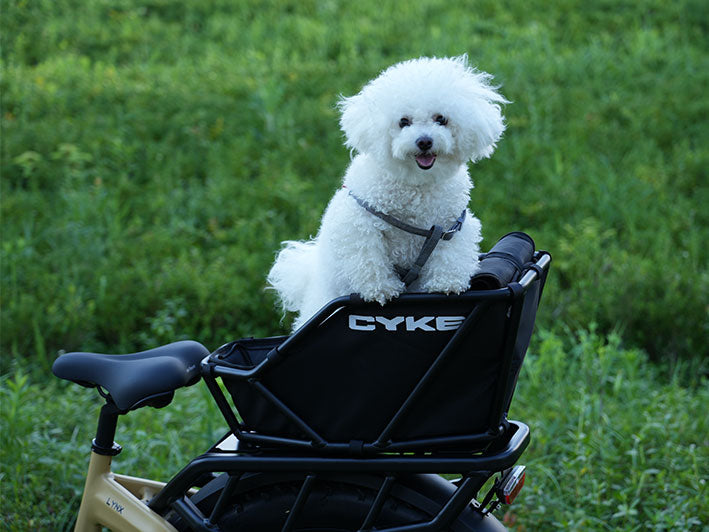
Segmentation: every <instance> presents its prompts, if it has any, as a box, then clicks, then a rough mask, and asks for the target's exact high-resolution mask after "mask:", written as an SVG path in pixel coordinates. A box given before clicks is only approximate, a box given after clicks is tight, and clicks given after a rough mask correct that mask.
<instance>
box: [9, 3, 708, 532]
mask: <svg viewBox="0 0 709 532" xmlns="http://www.w3.org/2000/svg"><path fill="white" fill-rule="evenodd" d="M1 7H2V12H1V14H0V23H1V24H2V28H1V30H2V31H1V32H0V45H1V46H2V63H1V64H2V78H0V97H1V104H2V109H1V115H0V116H1V118H2V124H1V125H2V144H1V146H0V171H1V173H2V174H1V175H2V178H1V179H0V215H1V216H2V235H1V240H2V241H1V246H0V260H1V263H0V265H1V271H0V295H1V297H2V308H1V312H2V321H1V323H0V325H1V330H0V332H1V334H0V354H1V355H2V358H1V359H0V392H1V393H2V404H1V405H0V406H1V410H0V442H1V443H2V446H1V447H0V467H1V468H2V469H1V470H0V482H1V486H2V497H1V498H0V500H1V501H2V502H0V505H2V506H1V508H0V515H2V518H3V519H2V522H3V523H9V525H6V526H8V527H9V529H10V530H34V529H40V530H62V529H65V528H66V527H67V526H68V524H69V523H70V521H71V516H72V514H73V513H74V512H75V510H76V505H77V504H78V499H77V497H78V493H79V492H80V490H81V485H82V479H81V476H82V475H83V472H84V467H85V463H84V455H83V454H81V453H77V449H78V448H80V449H83V448H84V447H85V445H86V443H85V442H87V441H88V440H89V439H90V433H91V431H92V430H93V426H92V424H91V423H93V415H90V416H89V417H88V418H87V413H89V412H93V409H94V407H95V406H96V405H97V404H98V403H97V402H96V400H95V399H94V398H93V396H92V394H91V393H90V392H85V391H77V390H74V389H73V388H68V387H66V386H64V385H63V384H62V383H57V382H54V379H53V378H52V377H51V376H50V375H49V366H50V365H51V362H52V360H53V359H54V357H55V356H56V354H57V353H58V352H59V351H60V350H76V349H80V350H96V351H106V352H119V351H133V350H139V349H143V348H148V347H154V346H156V345H158V344H160V343H167V342H170V341H173V340H176V339H181V338H193V339H195V340H199V341H201V342H202V343H204V344H205V345H206V346H207V347H209V348H215V347H217V346H218V345H220V344H221V343H223V342H225V341H227V340H231V339H234V338H238V337H241V336H250V335H254V336H260V335H270V334H277V333H281V332H284V331H285V330H287V328H288V321H287V320H285V321H281V316H280V313H279V311H278V310H277V309H276V307H275V301H274V299H273V297H272V296H271V295H270V294H268V293H267V292H264V284H265V274H266V272H267V270H268V267H269V265H270V263H271V261H272V260H273V257H274V254H275V252H276V250H277V249H278V247H279V243H280V241H282V240H286V239H295V238H304V237H307V236H308V235H311V234H314V233H315V232H316V231H317V227H318V220H319V218H320V215H321V213H322V210H323V208H324V206H325V204H326V202H327V200H328V199H329V197H330V196H331V194H332V192H333V191H334V190H335V189H336V188H337V187H338V186H339V179H340V176H341V175H342V174H343V172H344V169H345V167H346V165H347V163H348V161H349V154H348V152H347V150H346V149H345V148H344V147H343V146H342V136H341V133H340V132H339V130H338V127H337V119H338V117H337V113H336V109H335V103H336V101H337V98H338V95H339V94H345V95H350V94H353V93H355V92H356V91H357V90H359V88H360V87H361V86H362V85H363V84H364V83H365V82H366V81H367V80H368V79H370V78H372V77H373V76H375V75H376V74H377V73H378V72H379V71H380V70H381V69H383V68H385V67H386V66H388V65H390V64H392V63H394V62H396V61H399V60H402V59H406V58H410V57H416V56H420V55H438V56H443V55H457V54H460V53H468V54H469V56H470V58H471V61H472V62H473V64H475V65H477V66H478V67H479V68H480V69H481V70H485V71H488V72H491V73H492V74H494V75H495V80H496V81H497V82H498V83H499V84H501V86H502V88H501V92H502V93H503V94H504V95H505V96H506V97H507V99H509V100H510V101H511V102H512V103H511V104H510V105H508V106H506V108H505V115H506V117H507V123H508V130H507V132H506V134H505V138H503V140H502V141H501V142H500V144H499V149H498V150H497V152H496V153H495V154H494V155H493V157H492V158H491V159H489V160H485V161H482V162H480V163H478V164H477V165H475V166H473V167H472V168H471V175H472V176H473V179H474V181H475V185H476V188H475V190H474V193H473V199H472V202H471V208H472V210H473V211H474V212H475V213H476V215H477V216H478V217H479V218H480V219H481V221H482V224H483V233H484V236H485V241H484V246H483V247H489V246H491V245H492V244H493V243H494V242H495V240H496V239H497V238H498V237H499V236H501V235H502V234H504V233H506V232H508V231H512V230H523V231H526V232H528V233H529V234H531V235H532V236H533V237H534V238H535V240H536V242H537V245H538V247H539V248H542V249H547V250H549V251H550V252H551V253H552V255H553V257H554V262H553V265H552V268H553V270H552V275H551V276H550V280H549V283H548V286H547V289H546V292H545V296H544V301H543V303H542V309H541V312H540V317H539V324H540V330H541V333H540V334H538V335H537V338H536V339H535V342H534V343H533V348H532V352H531V355H530V358H529V360H528V362H527V364H526V366H525V368H524V373H523V375H522V378H521V379H520V389H519V391H518V394H517V397H516V400H515V404H514V407H515V408H513V412H512V413H513V416H514V417H517V418H519V419H523V420H525V421H527V422H528V423H529V424H530V425H531V426H532V428H533V431H534V432H533V444H532V447H531V448H530V450H529V451H528V452H527V454H526V455H525V460H526V462H527V464H528V465H529V466H530V483H529V487H526V488H525V490H524V491H523V492H522V493H523V501H522V503H521V504H520V505H519V506H515V507H513V512H514V514H510V515H509V516H508V522H510V523H513V525H512V526H513V527H515V529H517V530H552V529H565V530H671V529H672V530H702V526H707V523H709V517H708V516H707V513H708V509H707V507H708V504H707V502H706V499H707V493H706V487H705V481H706V478H707V476H709V464H708V460H709V458H708V457H707V448H708V446H709V441H708V440H707V434H708V433H709V431H707V421H706V406H705V405H706V404H707V399H708V397H707V395H708V393H707V382H706V374H707V354H709V349H708V348H707V338H708V337H709V317H708V312H709V301H708V298H707V294H709V250H708V248H707V245H706V242H707V241H709V214H708V213H709V210H707V209H706V207H702V205H707V204H709V175H708V172H707V168H709V127H707V116H709V98H707V96H706V88H707V87H708V86H709V54H708V53H707V49H708V46H707V45H708V44H709V42H708V41H709V38H708V35H709V24H707V20H709V16H708V15H709V10H708V9H707V7H706V5H705V2H702V1H701V0H681V1H677V2H662V1H660V0H648V1H646V2H634V1H613V2H611V1H607V0H604V1H599V2H594V3H588V2H581V1H580V0H564V1H558V2H554V3H549V2H541V1H538V0H532V1H524V2H523V1H521V0H517V1H509V2H498V1H492V0H488V1H476V2H455V3H452V2H441V1H437V0H431V1H429V2H425V3H410V4H409V3H407V4H405V5H404V4H403V3H389V4H385V3H381V2H380V3H374V2H372V1H369V0H364V1H360V2H338V1H319V2H316V1H299V2H294V1H275V0H274V1H269V2H256V1H245V0H240V1H228V2H227V1H218V0H215V1H197V0H189V1H183V2H175V1H172V0H148V1H144V2H140V1H137V0H119V1H114V2H107V1H104V0H93V1H91V2H80V1H78V0H74V1H71V0H56V1H49V0H35V1H31V2H30V1H8V0H2V6H1ZM648 360H653V361H654V362H653V363H652V364H650V363H649V362H648ZM550 383H552V384H553V385H550ZM204 396H205V392H204V390H203V389H201V388H200V387H193V388H191V389H189V390H185V391H184V392H183V393H182V394H180V397H178V400H177V401H176V404H175V405H174V406H171V407H170V408H169V409H165V410H161V411H152V410H149V411H148V410H146V411H140V412H137V413H135V414H133V415H131V416H129V417H128V418H127V419H126V420H125V421H126V424H125V425H124V427H123V428H122V429H121V430H122V432H121V433H119V436H118V441H120V442H121V443H124V444H125V445H126V446H127V447H128V448H127V449H126V451H124V453H123V454H122V455H121V457H120V465H121V469H122V470H123V471H125V472H128V473H131V472H132V473H135V474H146V475H151V476H155V477H160V478H167V477H169V476H170V474H171V473H174V472H175V471H176V470H177V468H179V467H180V466H181V465H182V463H183V462H184V461H185V460H186V458H187V457H188V456H190V455H191V454H193V453H196V452H198V451H200V450H202V449H204V448H205V447H206V446H207V445H208V444H209V443H210V441H211V438H213V437H214V436H215V435H216V434H218V433H220V432H221V431H222V430H223V424H222V423H221V422H220V421H219V420H218V418H217V416H216V414H215V412H214V411H213V409H210V408H211V407H210V406H209V403H208V401H207V400H206V399H205V397H204ZM205 408H206V409H208V412H209V415H204V414H203V410H204V409H205ZM186 419H187V420H190V422H189V423H185V420H186ZM87 421H88V422H89V424H88V425H87V424H86V423H87ZM163 424H165V425H166V428H165V429H164V430H163V429H162V426H163ZM158 432H159V434H158ZM129 442H131V445H130V446H128V443H129ZM134 442H135V444H134Z"/></svg>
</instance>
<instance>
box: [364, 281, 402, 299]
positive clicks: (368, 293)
mask: <svg viewBox="0 0 709 532" xmlns="http://www.w3.org/2000/svg"><path fill="white" fill-rule="evenodd" d="M405 290H406V285H405V284H404V283H402V282H401V281H399V280H398V279H397V281H396V282H393V281H392V282H390V283H387V284H386V285H380V286H377V287H370V288H369V289H365V290H361V291H360V295H361V296H362V299H364V300H365V301H376V302H377V303H379V304H380V305H384V304H385V303H386V302H387V301H389V300H390V299H394V298H395V297H398V296H400V295H401V294H402V293H403V292H404V291H405Z"/></svg>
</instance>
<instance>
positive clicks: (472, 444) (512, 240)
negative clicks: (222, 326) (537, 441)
mask: <svg viewBox="0 0 709 532" xmlns="http://www.w3.org/2000/svg"><path fill="white" fill-rule="evenodd" d="M550 259H551V258H550V256H549V254H548V253H546V252H540V251H538V252H535V251H534V243H533V241H532V240H531V238H529V237H528V236H527V235H525V234H523V233H510V234H509V235H506V236H505V237H503V238H502V239H501V240H500V241H499V242H498V243H497V244H496V245H495V247H493V249H492V250H491V251H490V252H489V253H488V254H486V255H483V256H482V261H481V271H480V273H479V274H477V275H476V276H475V277H474V278H473V280H472V282H471V290H469V291H467V292H465V293H463V294H460V295H451V296H446V295H440V294H418V293H410V294H404V295H402V296H400V297H399V298H397V299H395V300H393V301H391V302H389V303H387V304H386V305H385V306H381V305H379V304H377V303H367V302H364V301H362V299H361V298H360V297H359V296H357V295H351V296H347V297H341V298H338V299H335V300H333V301H331V302H330V303H329V304H328V305H327V306H325V307H324V308H323V309H321V310H320V311H319V312H318V313H317V314H316V315H315V316H314V317H313V318H312V319H311V320H310V321H308V322H307V323H306V324H305V325H304V326H303V327H301V328H300V329H299V330H297V331H296V332H295V333H294V334H293V335H291V336H279V337H272V338H260V339H254V338H247V339H242V340H237V341H235V342H231V343H229V344H226V345H224V346H222V347H220V348H219V349H218V350H216V351H215V352H214V353H212V354H211V356H210V357H209V358H208V359H207V360H205V361H204V362H203V368H202V369H203V375H204V377H205V381H206V382H207V385H208V386H209V388H210V391H211V392H212V393H213V394H214V396H215V399H216V400H217V403H218V405H219V407H220V410H221V411H222V413H223V414H224V416H225V418H226V420H227V422H228V423H229V426H230V428H231V430H232V431H233V432H234V434H236V436H237V437H238V439H239V440H240V441H242V442H246V443H247V444H249V443H251V444H258V445H261V446H289V447H296V448H300V449H303V450H308V449H317V450H318V451H319V452H339V453H348V454H350V453H353V454H371V453H381V452H409V451H411V452H434V451H452V450H466V451H470V450H477V451H481V450H484V449H485V448H486V447H487V446H489V445H490V443H491V442H492V441H494V440H495V438H496V437H498V436H499V435H500V434H502V433H503V432H504V431H505V429H506V428H507V421H506V414H507V410H508V408H509V405H510V401H511V399H512V394H513V392H514V388H515V384H516V381H517V376H518V373H519V370H520V367H521V365H522V361H523V359H524V355H525V352H526V350H527V346H528V344H529V340H530V337H531V334H532V329H533V326H534V320H535V316H536V311H537V306H538V304H539V299H540V296H541V293H542V290H543V287H544V282H545V279H546V274H547V271H548V268H549V263H550ZM215 377H220V378H221V379H222V382H223V384H224V387H225V388H226V390H227V391H228V393H229V395H231V398H232V401H233V404H234V406H235V407H236V410H237V411H238V415H239V417H240V418H241V420H239V419H238V418H237V416H236V415H235V414H234V412H233V411H232V409H231V407H230V405H229V403H228V401H227V400H226V397H225V395H224V394H223V393H222V392H221V389H220V387H219V386H218V385H217V383H216V381H215Z"/></svg>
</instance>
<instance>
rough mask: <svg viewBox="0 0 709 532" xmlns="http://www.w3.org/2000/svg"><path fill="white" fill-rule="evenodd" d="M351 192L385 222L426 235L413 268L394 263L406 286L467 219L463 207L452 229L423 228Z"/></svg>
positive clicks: (361, 203) (356, 199)
mask: <svg viewBox="0 0 709 532" xmlns="http://www.w3.org/2000/svg"><path fill="white" fill-rule="evenodd" d="M349 194H350V196H352V197H353V198H354V200H355V201H356V202H357V203H359V204H360V205H361V206H362V208H364V209H366V210H367V211H369V212H370V213H372V214H373V215H374V216H376V217H377V218H381V219H382V220H384V221H385V222H387V223H389V224H391V225H393V226H394V227H396V228H398V229H401V230H402V231H406V232H407V233H411V234H413V235H418V236H423V237H426V240H425V241H424V243H423V247H422V248H421V251H420V253H419V255H418V257H416V260H415V261H414V264H413V266H411V268H404V267H402V266H398V265H396V264H395V265H394V269H395V270H396V273H397V274H398V275H399V278H400V279H401V281H402V282H403V283H404V284H405V285H406V286H409V285H410V284H411V283H413V282H414V281H415V280H416V279H418V277H419V274H420V273H421V268H423V265H424V264H426V261H427V260H428V258H429V257H430V256H431V253H433V250H434V249H435V248H436V246H437V245H438V242H439V241H441V240H450V239H451V238H453V235H455V234H456V233H457V232H458V231H460V229H461V228H462V227H463V222H464V221H465V213H466V209H463V212H462V213H460V216H458V219H457V220H456V221H455V223H454V224H453V225H452V226H451V227H450V229H448V231H444V230H443V227H441V226H440V225H434V226H432V227H431V229H422V228H420V227H416V226H414V225H411V224H407V223H406V222H402V221H401V220H399V219H398V218H394V217H393V216H390V215H388V214H385V213H383V212H381V211H378V210H377V209H375V208H374V207H372V206H371V205H369V203H367V202H366V201H364V200H363V199H361V198H358V197H357V196H355V195H354V194H353V193H352V191H349Z"/></svg>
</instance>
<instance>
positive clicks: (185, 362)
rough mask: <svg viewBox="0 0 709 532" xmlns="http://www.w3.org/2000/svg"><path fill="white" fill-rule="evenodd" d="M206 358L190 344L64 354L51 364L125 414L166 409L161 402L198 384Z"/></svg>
mask: <svg viewBox="0 0 709 532" xmlns="http://www.w3.org/2000/svg"><path fill="white" fill-rule="evenodd" d="M207 355H209V351H208V350H207V348H206V347H204V346H203V345H202V344H200V343H198V342H193V341H182V342H174V343H172V344H168V345H164V346H162V347H156V348H155V349H149V350H148V351H142V352H140V353H132V354H128V355H103V354H98V353H66V354H64V355H61V356H60V357H59V358H57V359H56V360H55V361H54V365H53V366H52V373H54V375H56V376H57V377H59V378H60V379H66V380H69V381H72V382H75V383H77V384H80V385H81V386H86V387H88V388H93V387H100V388H101V389H103V390H104V391H105V392H108V395H109V396H110V398H111V399H112V400H113V402H114V403H115V404H116V406H117V407H118V409H119V410H121V411H125V412H127V411H128V410H133V409H135V408H138V407H141V406H145V405H151V406H165V404H167V403H164V404H161V403H160V401H161V399H163V400H164V399H167V402H168V403H169V402H170V400H171V399H172V395H171V392H173V391H174V390H175V389H177V388H181V387H182V386H191V385H192V384H194V383H196V382H197V381H199V379H200V365H199V363H200V361H201V360H202V359H203V358H204V357H206V356H207ZM166 394H170V395H169V397H164V396H166ZM152 399H157V401H153V402H151V400H152Z"/></svg>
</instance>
